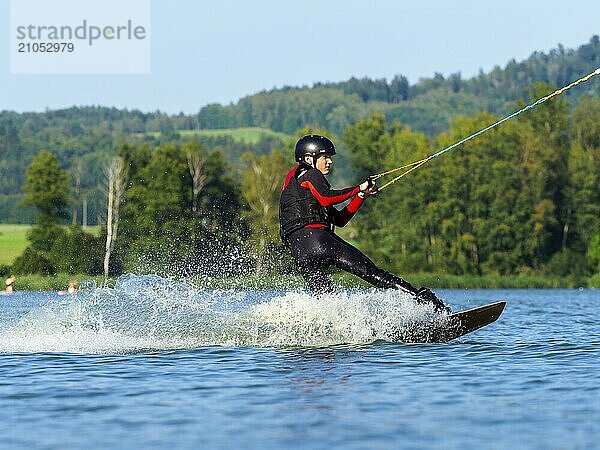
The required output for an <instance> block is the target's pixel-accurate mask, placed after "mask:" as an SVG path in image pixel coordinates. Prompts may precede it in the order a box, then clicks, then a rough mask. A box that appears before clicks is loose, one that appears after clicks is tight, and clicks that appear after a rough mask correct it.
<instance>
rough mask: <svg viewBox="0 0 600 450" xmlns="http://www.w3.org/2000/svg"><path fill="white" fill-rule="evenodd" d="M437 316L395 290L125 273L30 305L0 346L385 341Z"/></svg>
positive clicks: (123, 348)
mask: <svg viewBox="0 0 600 450" xmlns="http://www.w3.org/2000/svg"><path fill="white" fill-rule="evenodd" d="M444 320H445V316H438V315H436V314H435V313H434V312H433V310H432V309H431V307H429V306H424V305H417V304H415V303H414V302H413V301H412V300H410V299H409V298H408V297H407V296H405V295H404V294H402V293H400V292H398V291H381V290H369V291H341V292H339V293H336V294H330V295H324V296H320V297H318V298H316V297H315V296H312V295H310V294H307V293H304V292H275V291H236V290H216V291H215V290H203V289H199V288H196V287H193V286H190V285H188V284H186V283H181V282H174V281H172V280H168V279H165V278H161V277H158V276H136V275H131V274H130V275H124V276H122V277H120V278H119V279H118V280H117V282H116V285H115V287H114V288H109V287H97V286H96V285H94V284H88V285H85V286H83V287H82V288H81V289H80V291H79V293H78V294H77V296H75V297H74V298H71V299H67V300H61V301H53V302H50V303H47V304H46V305H44V306H42V307H39V308H37V309H34V310H32V311H30V312H29V313H27V314H26V315H25V316H24V317H22V318H21V319H20V321H19V322H18V323H17V324H16V325H14V326H13V327H11V328H9V329H7V330H4V331H3V332H1V333H0V352H73V353H129V352H138V351H143V350H150V349H153V350H156V349H158V350H161V349H179V348H196V347H202V346H257V347H292V346H293V347H297V346H329V345H336V344H349V343H350V344H364V343H370V342H373V341H376V340H380V339H385V340H389V339H390V337H389V333H390V330H396V333H398V330H406V332H407V333H408V332H409V331H410V330H412V331H410V332H414V324H415V323H424V322H427V323H428V324H429V326H431V324H432V323H438V324H440V323H443V321H444ZM397 335H398V334H397ZM400 336H402V332H400ZM405 337H406V336H405Z"/></svg>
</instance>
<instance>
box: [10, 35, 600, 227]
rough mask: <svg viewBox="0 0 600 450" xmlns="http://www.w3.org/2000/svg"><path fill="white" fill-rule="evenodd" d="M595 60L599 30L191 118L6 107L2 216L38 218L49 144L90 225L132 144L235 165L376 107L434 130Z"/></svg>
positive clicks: (286, 92) (275, 93)
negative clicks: (187, 148)
mask: <svg viewBox="0 0 600 450" xmlns="http://www.w3.org/2000/svg"><path fill="white" fill-rule="evenodd" d="M599 66H600V39H599V38H598V36H594V37H592V39H591V40H590V41H589V43H587V44H584V45H582V46H580V47H579V48H577V49H575V50H568V49H564V48H563V47H562V46H558V48H557V49H555V50H552V51H550V52H549V53H547V54H545V53H542V52H536V53H534V54H532V55H531V56H530V57H529V58H527V59H526V60H524V61H521V62H516V61H514V60H513V61H510V62H508V63H507V64H506V65H505V67H504V68H500V67H499V66H498V67H495V68H494V69H493V70H491V71H490V72H489V73H483V72H482V73H480V74H479V75H477V76H475V77H472V78H469V79H462V77H461V75H460V73H456V74H453V75H450V76H448V77H444V76H442V75H440V74H436V75H434V76H433V77H432V78H424V79H421V80H419V81H418V82H417V83H415V84H414V85H410V84H409V83H408V81H407V79H406V77H404V76H402V75H397V76H395V77H394V78H393V79H392V80H390V81H387V80H385V79H378V80H371V79H369V78H363V79H356V78H351V79H350V80H347V81H342V82H337V83H316V84H314V85H313V86H311V87H308V86H302V87H284V88H281V89H273V90H270V91H263V92H259V93H257V94H254V95H250V96H247V97H244V98H242V99H240V100H239V101H238V102H236V103H235V104H230V105H219V104H210V105H206V106H204V107H202V108H201V109H200V111H199V113H198V114H194V115H186V114H178V115H168V114H165V113H161V112H159V111H156V112H149V113H144V112H141V111H137V110H127V109H122V110H121V109H116V108H108V107H102V106H89V107H72V108H68V109H63V110H55V111H46V112H40V113H22V114H19V113H15V112H12V111H2V112H0V222H5V223H6V222H9V223H29V222H31V221H32V220H33V211H32V210H31V209H26V208H21V207H20V201H21V200H20V199H21V187H22V184H23V181H24V175H25V169H26V167H27V166H28V165H29V163H30V162H31V160H32V159H33V157H34V156H35V155H36V154H37V153H38V152H39V151H40V150H43V149H45V150H49V151H51V152H52V153H53V154H55V155H56V156H57V157H58V159H59V161H60V162H61V164H62V165H63V167H65V168H68V169H69V170H70V172H71V173H72V175H73V177H74V180H75V179H79V181H80V192H81V195H85V196H86V199H87V202H88V203H87V204H88V208H89V215H88V216H89V224H96V223H97V221H98V216H99V215H100V214H101V213H102V212H103V209H104V206H103V203H104V200H103V199H104V194H103V183H104V175H103V172H102V169H103V167H104V165H105V163H106V161H107V160H108V158H109V157H110V156H111V155H113V154H115V153H116V152H117V149H118V148H119V146H120V145H121V144H122V143H123V142H126V141H130V142H139V143H143V142H146V143H148V144H149V145H154V144H164V143H165V142H172V141H181V140H189V139H193V140H198V141H200V142H202V143H204V144H205V145H206V146H207V147H208V148H214V147H219V148H221V149H223V150H224V152H225V153H226V155H227V157H228V159H229V161H230V162H232V163H233V164H236V163H237V162H238V160H239V157H240V155H241V154H242V153H244V152H245V151H249V150H250V151H252V152H254V153H257V154H262V153H266V152H269V151H270V150H271V149H272V148H274V147H280V146H282V145H284V143H285V141H286V137H287V136H289V135H292V134H294V133H295V132H296V131H297V130H298V129H300V128H303V127H306V126H314V127H318V128H324V129H327V130H330V131H332V132H333V133H336V134H341V133H342V132H343V130H344V128H345V127H346V125H348V124H351V123H353V122H354V121H356V120H357V119H360V118H363V117H366V116H368V115H370V114H371V113H373V112H380V113H383V114H384V115H385V117H386V120H387V121H388V122H394V121H398V122H400V123H402V124H404V125H407V126H409V127H411V128H413V129H415V130H418V131H422V132H424V133H426V134H428V135H429V136H434V135H436V134H437V133H439V132H440V131H443V130H446V129H447V128H448V124H449V122H450V120H451V119H452V118H453V117H456V116H458V115H471V114H473V113H475V112H479V111H488V112H492V113H495V114H503V113H506V112H507V111H510V110H513V109H514V105H515V103H516V102H517V101H518V100H519V99H523V98H525V90H526V88H528V87H529V86H531V85H532V84H533V83H534V82H536V81H545V82H548V83H551V84H554V85H556V86H562V85H564V84H566V83H568V82H570V81H573V80H574V79H576V78H578V77H580V76H582V75H584V74H587V73H589V72H591V71H593V70H594V69H596V68H598V67H599ZM583 95H591V96H594V95H595V96H598V95H600V83H598V82H596V83H592V84H590V85H588V86H586V87H584V88H582V89H573V90H572V91H570V92H569V93H568V96H569V99H570V101H571V104H572V105H575V104H577V102H578V101H579V98H580V97H581V96H583ZM342 167H343V164H340V165H339V168H342ZM81 195H80V196H81Z"/></svg>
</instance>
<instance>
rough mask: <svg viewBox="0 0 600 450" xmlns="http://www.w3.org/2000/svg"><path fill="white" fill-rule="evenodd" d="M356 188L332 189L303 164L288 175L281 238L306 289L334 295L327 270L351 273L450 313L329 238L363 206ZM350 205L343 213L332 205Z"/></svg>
mask: <svg viewBox="0 0 600 450" xmlns="http://www.w3.org/2000/svg"><path fill="white" fill-rule="evenodd" d="M358 193H359V187H358V186H356V187H350V188H345V189H339V190H336V189H331V185H330V184H329V182H328V181H327V180H326V179H325V177H324V176H323V174H322V173H321V172H320V171H319V170H317V169H315V168H313V167H310V166H308V165H306V164H300V165H298V166H296V167H294V168H293V169H292V170H291V171H290V172H289V173H288V175H287V177H286V179H285V182H284V185H283V189H282V193H281V199H280V206H279V220H280V226H281V237H282V240H283V242H284V243H285V245H286V246H287V247H288V248H289V249H290V252H291V254H292V256H293V258H294V260H295V261H296V264H297V266H298V269H299V270H300V273H301V274H302V277H303V278H304V279H305V281H306V283H307V286H308V288H309V289H310V290H312V291H313V292H330V291H333V289H334V287H333V283H332V281H331V277H330V275H329V273H328V268H329V267H331V266H335V267H337V268H338V269H342V270H345V271H346V272H350V273H352V274H354V275H356V276H358V277H360V278H362V279H363V280H365V281H367V282H368V283H370V284H372V285H373V286H375V287H378V288H385V289H399V290H402V291H404V292H407V293H409V294H411V295H413V296H414V297H415V298H416V300H417V301H419V302H422V303H432V304H433V305H434V308H436V309H437V310H442V311H449V308H447V307H446V305H445V304H444V303H443V302H442V301H441V300H440V299H438V298H437V297H436V296H435V294H433V292H431V291H430V290H429V289H427V288H421V289H417V288H416V287H414V286H412V285H411V284H410V283H408V282H407V281H405V280H403V279H402V278H400V277H398V276H396V275H394V274H391V273H389V272H386V271H385V270H383V269H381V268H379V267H377V266H376V265H375V264H374V263H373V261H371V260H370V259H369V258H367V257H366V256H365V255H364V254H363V253H362V252H361V251H360V250H358V249H357V248H356V247H354V246H353V245H350V244H349V243H348V242H346V241H344V240H343V239H342V238H340V237H339V236H337V235H336V234H335V233H334V231H333V230H334V227H335V226H339V227H343V226H344V225H346V224H347V223H348V221H349V220H350V219H351V218H352V217H353V216H354V214H355V213H356V211H358V209H359V208H360V206H361V205H362V202H363V199H361V198H360V197H359V196H358ZM349 199H351V201H350V202H349V204H348V205H347V206H346V207H344V208H343V209H342V210H337V209H335V208H334V207H333V205H336V204H339V203H343V202H345V201H347V200H349Z"/></svg>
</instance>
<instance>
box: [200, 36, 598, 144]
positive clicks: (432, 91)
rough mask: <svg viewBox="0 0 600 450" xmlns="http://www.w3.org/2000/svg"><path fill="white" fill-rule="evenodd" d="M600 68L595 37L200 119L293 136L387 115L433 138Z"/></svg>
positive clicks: (267, 100)
mask: <svg viewBox="0 0 600 450" xmlns="http://www.w3.org/2000/svg"><path fill="white" fill-rule="evenodd" d="M598 67H600V39H599V38H598V36H594V37H592V38H591V39H590V41H589V43H587V44H585V45H582V46H580V47H579V48H578V49H576V50H568V49H565V48H564V47H562V46H561V45H559V46H558V48H556V49H554V50H551V51H550V52H549V53H547V54H546V53H543V52H535V53H533V54H532V55H531V56H530V57H529V58H527V59H526V60H524V61H521V62H517V61H515V60H512V61H509V62H508V63H507V64H506V65H505V67H504V68H501V67H500V66H496V67H495V68H494V69H493V70H491V71H490V72H489V73H483V72H481V73H480V74H479V75H477V76H475V77H472V78H469V79H463V78H462V77H461V74H460V73H455V74H452V75H450V76H448V77H444V76H443V75H441V74H435V75H434V76H433V77H432V78H423V79H421V80H419V82H417V83H416V84H414V85H412V86H410V85H409V83H408V81H407V79H406V77H404V76H402V75H396V76H395V77H394V78H393V79H392V80H391V81H389V82H388V81H387V80H385V79H377V80H372V79H369V78H362V79H356V78H351V79H350V80H348V81H343V82H338V83H316V84H314V85H313V86H312V87H308V86H303V87H284V88H281V89H273V90H271V91H263V92H260V93H258V94H255V95H251V96H248V97H244V98H242V99H240V100H239V101H238V102H237V103H235V104H231V105H226V106H223V105H219V104H211V105H207V106H205V107H203V108H202V109H201V110H200V113H199V115H198V121H199V123H200V127H201V128H232V127H234V128H235V127H248V126H258V127H265V128H271V129H272V130H276V131H282V132H284V133H293V132H294V131H295V130H296V129H298V128H300V127H302V126H304V125H306V124H318V125H319V126H321V127H324V128H326V129H329V130H331V131H333V132H336V133H340V132H342V131H343V129H344V127H345V125H346V124H347V123H349V122H353V121H355V120H356V119H358V118H362V117H365V116H367V115H368V114H370V113H372V112H373V111H377V112H381V113H383V114H385V116H386V118H387V119H388V121H389V122H392V121H394V120H398V121H400V122H401V123H403V124H405V125H408V126H410V127H411V128H413V129H415V130H418V131H422V132H425V133H427V134H428V135H430V136H433V135H435V134H437V133H439V132H440V131H442V130H445V129H446V128H447V127H448V123H449V120H450V119H451V118H452V117H455V116H457V115H470V114H473V113H475V112H477V111H488V112H491V113H496V114H502V113H506V112H508V111H509V110H512V109H514V103H515V102H516V101H518V100H520V99H522V98H524V97H525V90H526V89H527V88H528V87H529V86H531V85H532V84H533V83H535V82H538V81H543V82H547V83H550V84H552V85H555V86H563V85H565V84H568V83H569V82H571V81H573V80H575V79H577V78H579V77H580V76H583V75H585V74H587V73H589V72H591V71H593V70H595V69H596V68H598ZM599 93H600V85H598V84H596V85H595V86H594V87H593V88H592V89H591V90H590V88H587V89H583V90H582V89H578V90H573V91H571V92H569V93H568V96H569V99H570V100H571V102H572V104H573V105H575V104H576V103H577V101H578V99H579V97H580V96H581V95H598V94H599Z"/></svg>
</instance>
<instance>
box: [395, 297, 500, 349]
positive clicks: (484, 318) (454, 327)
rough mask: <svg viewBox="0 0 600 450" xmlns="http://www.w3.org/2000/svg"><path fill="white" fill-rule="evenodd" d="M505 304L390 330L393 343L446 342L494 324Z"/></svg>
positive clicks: (469, 310) (474, 309)
mask: <svg viewBox="0 0 600 450" xmlns="http://www.w3.org/2000/svg"><path fill="white" fill-rule="evenodd" d="M505 306H506V302H495V303H490V304H488V305H483V306H479V307H477V308H473V309H468V310H465V311H459V312H456V313H453V314H450V315H449V316H445V317H443V316H442V317H436V318H432V319H431V320H424V321H416V322H411V323H409V324H405V325H403V326H398V327H394V328H393V329H392V330H390V333H389V338H390V340H391V341H393V342H406V343H409V342H448V341H451V340H452V339H456V338H459V337H461V336H464V335H465V334H468V333H471V332H473V331H475V330H478V329H479V328H482V327H485V326H486V325H489V324H490V323H493V322H495V321H496V320H497V319H498V317H500V315H501V314H502V311H504V307H505Z"/></svg>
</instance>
